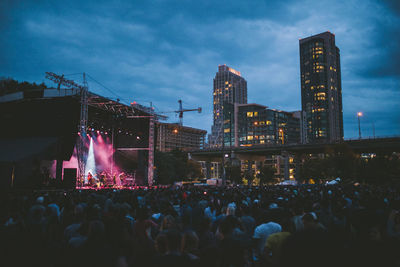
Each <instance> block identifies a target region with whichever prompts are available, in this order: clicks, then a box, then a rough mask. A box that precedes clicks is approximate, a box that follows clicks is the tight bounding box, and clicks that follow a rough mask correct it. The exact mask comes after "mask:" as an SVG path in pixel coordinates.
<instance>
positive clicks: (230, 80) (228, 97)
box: [208, 64, 247, 147]
mask: <svg viewBox="0 0 400 267" xmlns="http://www.w3.org/2000/svg"><path fill="white" fill-rule="evenodd" d="M234 103H237V104H247V81H246V80H245V79H244V78H243V77H242V76H241V73H240V72H239V71H237V70H234V69H232V68H230V67H228V66H227V65H225V64H224V65H219V66H218V72H217V73H216V75H215V78H214V90H213V105H214V106H213V107H214V108H213V125H212V126H211V135H210V136H209V140H208V141H209V144H210V146H211V147H220V146H222V139H223V133H224V130H223V127H224V123H223V122H224V119H223V115H224V114H223V112H224V111H223V109H224V104H234Z"/></svg>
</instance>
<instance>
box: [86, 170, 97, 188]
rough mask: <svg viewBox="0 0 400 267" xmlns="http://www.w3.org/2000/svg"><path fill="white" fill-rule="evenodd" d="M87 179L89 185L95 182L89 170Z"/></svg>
mask: <svg viewBox="0 0 400 267" xmlns="http://www.w3.org/2000/svg"><path fill="white" fill-rule="evenodd" d="M87 181H88V184H89V185H90V186H92V185H94V184H95V181H94V178H93V175H92V173H91V172H88V175H87Z"/></svg>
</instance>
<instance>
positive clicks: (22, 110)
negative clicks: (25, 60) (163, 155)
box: [0, 89, 155, 190]
mask: <svg viewBox="0 0 400 267" xmlns="http://www.w3.org/2000/svg"><path fill="white" fill-rule="evenodd" d="M86 101H87V121H86V122H85V125H86V126H85V127H83V128H82V112H81V110H82V105H83V104H82V92H81V90H77V89H74V90H72V89H44V90H40V91H37V92H29V93H24V92H18V93H13V94H9V95H3V96H0V123H1V125H5V126H6V127H3V129H2V131H1V132H0V148H1V149H0V175H1V176H2V178H3V179H2V180H1V182H0V183H1V186H2V188H5V189H6V188H30V187H31V188H38V187H41V186H43V187H48V186H49V183H51V184H53V185H54V184H55V186H56V187H57V188H60V187H61V188H65V189H74V188H76V189H94V187H96V189H97V190H98V189H105V188H113V189H130V188H134V187H135V186H139V185H140V186H142V185H143V186H146V185H148V184H150V185H151V184H152V171H153V150H154V147H153V138H154V136H153V134H154V133H153V131H154V128H153V127H154V125H153V122H152V120H153V119H155V115H154V114H153V113H151V109H148V108H146V107H143V106H140V105H138V104H135V105H126V104H123V103H120V102H119V101H115V100H111V99H108V98H106V97H102V96H100V95H97V94H94V93H91V92H87V99H86ZM89 173H91V175H100V174H101V173H107V175H108V178H109V180H110V179H111V180H112V179H113V177H114V176H116V177H118V178H119V176H120V175H121V174H123V175H124V177H123V178H122V177H121V178H122V179H124V178H125V179H126V181H125V182H124V183H117V181H115V180H117V179H114V180H113V181H115V182H114V183H113V184H111V182H109V181H108V183H105V182H103V185H102V186H97V185H96V184H97V183H98V182H91V183H89V181H88V174H89ZM110 177H111V178H110ZM96 178H97V177H96ZM99 180H100V179H99ZM149 181H150V182H149Z"/></svg>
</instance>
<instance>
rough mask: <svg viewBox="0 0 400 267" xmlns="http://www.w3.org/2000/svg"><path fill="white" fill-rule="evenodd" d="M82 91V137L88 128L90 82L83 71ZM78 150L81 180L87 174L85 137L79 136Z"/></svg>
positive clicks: (80, 123)
mask: <svg viewBox="0 0 400 267" xmlns="http://www.w3.org/2000/svg"><path fill="white" fill-rule="evenodd" d="M80 89H81V92H80V96H81V113H80V121H79V131H80V133H81V137H82V136H83V137H84V136H86V129H87V123H88V91H89V89H88V83H87V80H86V74H85V73H83V87H80ZM76 150H77V151H76V152H77V156H78V168H79V178H80V181H82V179H83V178H84V175H85V161H86V147H85V143H84V139H83V138H79V140H78V142H77V146H76Z"/></svg>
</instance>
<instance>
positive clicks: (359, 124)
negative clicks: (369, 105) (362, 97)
mask: <svg viewBox="0 0 400 267" xmlns="http://www.w3.org/2000/svg"><path fill="white" fill-rule="evenodd" d="M362 115H363V114H362V112H357V119H358V138H359V139H361V122H360V117H362Z"/></svg>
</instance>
